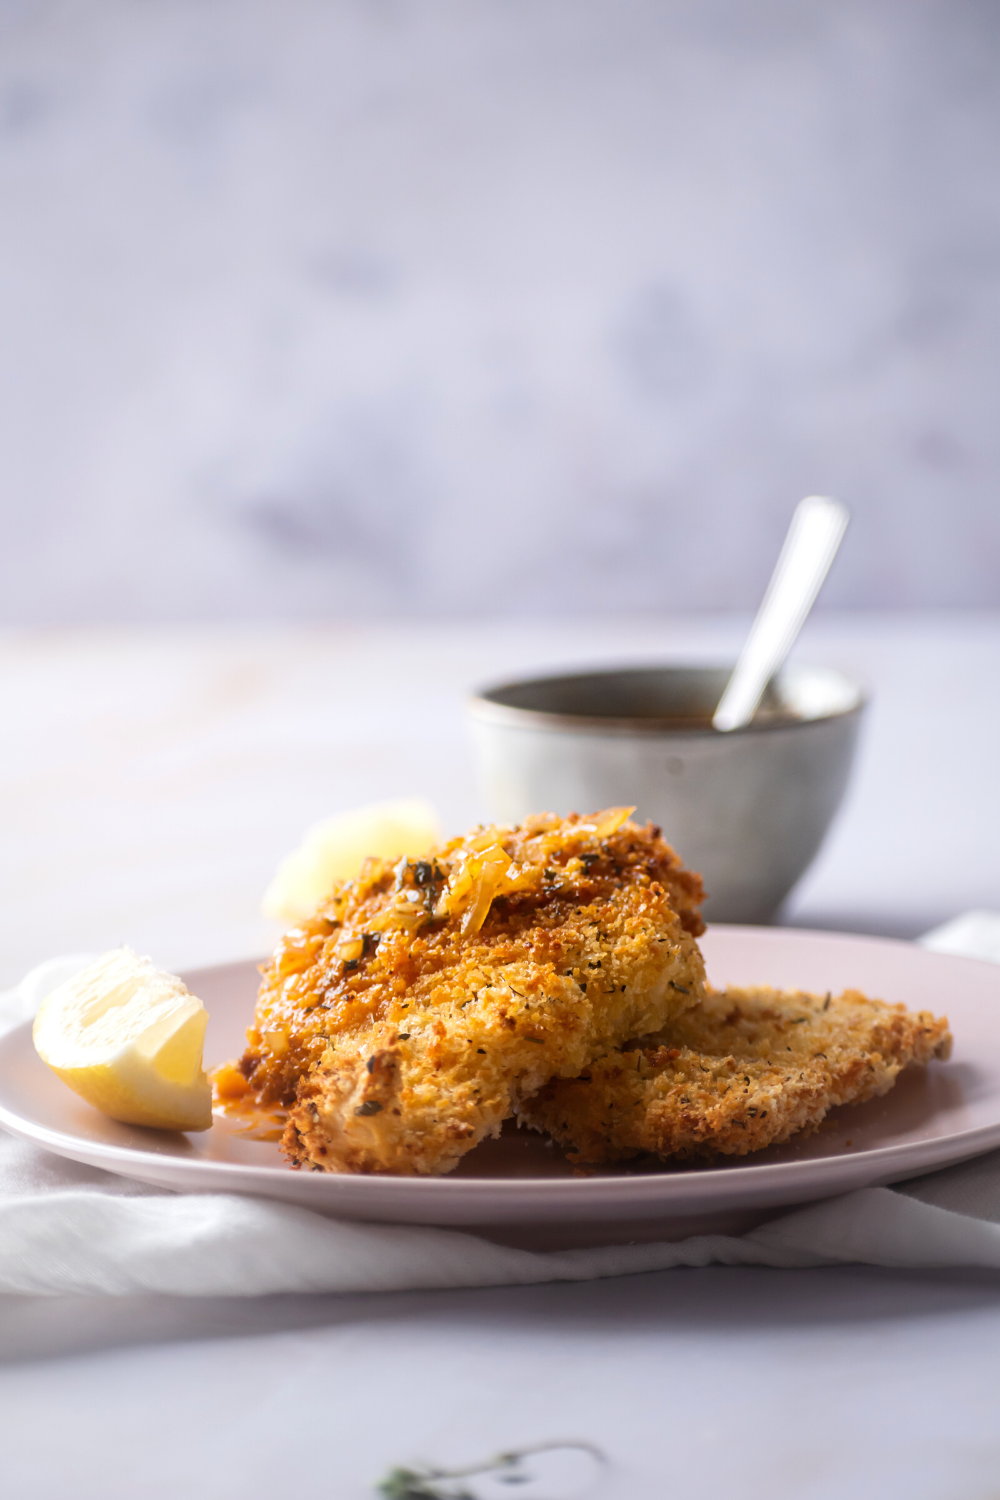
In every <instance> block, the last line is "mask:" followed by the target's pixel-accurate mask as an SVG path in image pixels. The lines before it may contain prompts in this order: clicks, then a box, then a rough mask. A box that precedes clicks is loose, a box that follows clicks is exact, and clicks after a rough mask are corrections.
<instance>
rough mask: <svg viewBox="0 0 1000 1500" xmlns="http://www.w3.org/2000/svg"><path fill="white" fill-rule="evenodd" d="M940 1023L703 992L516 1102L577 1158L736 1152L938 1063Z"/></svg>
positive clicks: (943, 1044)
mask: <svg viewBox="0 0 1000 1500" xmlns="http://www.w3.org/2000/svg"><path fill="white" fill-rule="evenodd" d="M950 1051H951V1034H950V1032H949V1031H948V1022H947V1020H946V1019H938V1018H936V1017H935V1016H933V1015H931V1014H930V1012H929V1011H919V1012H917V1013H913V1012H911V1011H908V1010H906V1009H905V1007H904V1006H902V1005H886V1004H885V1003H884V1002H883V1001H881V1000H868V999H866V998H865V996H864V995H862V994H859V993H858V991H857V990H845V992H844V993H843V994H842V995H838V996H836V997H834V996H831V995H827V996H825V997H822V996H817V995H808V994H803V993H800V992H798V991H783V990H772V989H764V988H759V989H729V990H721V991H713V990H709V991H708V993H707V994H706V997H705V999H704V1000H702V1001H701V1002H700V1004H698V1005H696V1006H694V1007H693V1008H691V1009H689V1010H687V1011H685V1012H684V1013H683V1014H682V1015H680V1016H678V1017H676V1018H675V1019H674V1020H673V1021H671V1022H670V1023H669V1024H668V1025H667V1026H666V1027H665V1028H663V1029H662V1030H661V1031H660V1032H658V1033H657V1034H656V1036H655V1037H649V1038H646V1039H645V1040H643V1041H641V1042H632V1043H630V1044H629V1045H628V1046H627V1047H626V1048H625V1049H624V1050H622V1051H618V1052H611V1053H608V1054H606V1055H605V1056H603V1057H602V1058H601V1059H600V1060H599V1061H598V1062H595V1063H592V1064H591V1065H590V1066H589V1067H588V1068H586V1069H585V1070H584V1072H583V1073H582V1074H581V1076H580V1077H579V1078H573V1079H567V1078H557V1079H553V1080H552V1081H550V1082H549V1083H548V1084H547V1085H546V1086H545V1087H544V1088H542V1089H541V1090H540V1092H539V1093H538V1094H536V1095H535V1097H534V1098H532V1099H528V1100H526V1101H525V1102H523V1103H521V1104H520V1105H519V1106H518V1116H519V1118H520V1119H521V1120H522V1121H523V1122H524V1123H525V1124H528V1125H531V1126H533V1127H534V1128H535V1129H537V1130H542V1131H546V1132H548V1134H550V1135H551V1136H553V1137H554V1139H555V1140H556V1141H558V1142H559V1143H560V1145H562V1146H564V1147H566V1148H567V1149H568V1150H569V1152H570V1153H571V1154H572V1155H573V1156H574V1157H575V1158H576V1159H578V1160H580V1161H586V1162H610V1161H617V1160H621V1159H623V1158H626V1157H630V1156H637V1155H639V1154H640V1153H642V1152H654V1153H655V1154H657V1155H659V1156H676V1157H685V1156H713V1155H716V1154H720V1155H726V1156H744V1155H746V1153H747V1152H749V1151H759V1150H761V1149H762V1148H763V1147H764V1146H771V1145H776V1144H778V1143H779V1142H782V1141H787V1140H788V1138H789V1137H790V1136H792V1135H794V1134H796V1132H798V1131H802V1130H813V1129H815V1128H816V1126H817V1125H819V1123H820V1121H821V1120H822V1119H823V1117H824V1115H825V1114H826V1113H827V1111H828V1110H830V1109H832V1108H833V1107H834V1106H835V1105H838V1104H858V1103H861V1101H862V1100H865V1099H871V1098H873V1097H874V1096H875V1095H877V1094H884V1093H886V1092H887V1091H888V1090H889V1089H890V1088H892V1085H893V1084H894V1083H895V1081H896V1077H897V1075H898V1074H899V1073H900V1071H901V1070H902V1069H903V1068H905V1067H906V1066H907V1065H908V1064H909V1063H926V1062H928V1061H929V1060H930V1059H931V1058H932V1057H939V1058H946V1057H947V1056H948V1055H949V1053H950Z"/></svg>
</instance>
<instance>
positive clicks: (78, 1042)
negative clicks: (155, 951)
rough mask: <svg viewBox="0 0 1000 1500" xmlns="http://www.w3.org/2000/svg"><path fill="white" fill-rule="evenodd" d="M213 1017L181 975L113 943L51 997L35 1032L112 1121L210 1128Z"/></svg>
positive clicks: (56, 1066)
mask: <svg viewBox="0 0 1000 1500" xmlns="http://www.w3.org/2000/svg"><path fill="white" fill-rule="evenodd" d="M207 1023H208V1012H207V1011H206V1009H205V1007H204V1005H203V1004H202V1002H201V1001H200V1000H199V999H198V998H197V996H195V995H192V994H191V992H190V990H189V989H188V988H187V986H186V985H185V983H184V981H183V980H181V979H178V978H177V976H176V975H174V974H166V973H164V971H163V970H162V969H157V968H155V967H154V965H153V963H152V962H151V960H150V959H148V958H141V957H140V956H139V955H138V954H137V953H133V951H132V950H131V948H115V949H113V950H112V951H111V952H110V953H105V954H102V956H101V957H100V958H98V959H96V960H95V961H94V962H93V963H92V964H90V965H88V967H87V968H85V969H83V970H81V971H80V973H79V974H76V975H75V976H74V977H73V978H72V979H68V980H66V981H65V983H63V984H61V985H59V986H58V987H57V988H56V989H54V990H53V991H52V993H51V994H50V995H48V996H47V997H46V998H45V1000H43V1002H42V1005H41V1007H40V1009H39V1012H38V1015H37V1017H36V1019H35V1025H34V1030H33V1033H32V1035H33V1037H34V1042H35V1048H36V1050H37V1052H38V1055H39V1057H40V1058H41V1059H42V1061H43V1062H44V1063H46V1064H47V1065H48V1066H49V1067H50V1068H51V1069H52V1071H53V1072H54V1073H56V1074H57V1075H58V1077H60V1078H61V1079H62V1080H63V1082H64V1083H66V1084H68V1085H69V1087H70V1088H71V1089H73V1090H74V1092H75V1093H77V1094H79V1095H80V1097H81V1098H82V1099H86V1101H87V1103H88V1104H92V1105H93V1106H94V1108H95V1109H99V1110H100V1111H101V1112H102V1113H103V1114H106V1115H110V1116H111V1118H112V1119H114V1120H122V1121H124V1122H125V1123H126V1124H129V1125H149V1126H153V1127H155V1128H158V1129H161V1130H207V1129H208V1128H209V1126H210V1125H211V1123H212V1092H211V1087H210V1085H209V1082H208V1079H207V1077H206V1076H205V1071H204V1068H203V1066H202V1053H203V1049H204V1043H205V1027H206V1025H207Z"/></svg>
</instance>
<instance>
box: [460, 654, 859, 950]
mask: <svg viewBox="0 0 1000 1500" xmlns="http://www.w3.org/2000/svg"><path fill="white" fill-rule="evenodd" d="M730 671H731V668H729V667H683V666H676V667H623V668H619V669H615V670H610V671H599V672H583V673H575V674H573V675H572V676H563V677H541V678H536V679H533V680H528V681H523V682H511V683H506V684H504V685H501V686H497V687H491V688H484V689H483V690H482V691H481V692H479V693H477V694H476V696H475V697H474V698H473V699H472V701H471V704H470V710H471V714H472V721H473V733H474V737H475V741H476V747H477V751H478V759H479V768H480V773H481V777H482V782H483V789H484V791H485V794H486V798H487V801H488V803H489V806H490V810H491V812H492V815H493V816H494V817H495V818H496V819H497V820H498V821H500V822H504V823H512V822H517V821H519V820H520V819H521V818H522V817H524V816H526V815H527V814H528V813H532V812H540V811H546V812H557V813H559V814H561V815H565V814H566V813H568V812H572V811H575V812H580V813H589V812H595V811H596V810H597V809H599V808H602V807H614V806H620V805H621V804H622V803H634V804H635V805H636V807H637V809H638V811H637V814H636V816H637V817H639V818H642V819H646V818H651V819H652V820H653V822H654V823H658V824H659V825H660V826H661V827H662V829H663V832H664V836H665V837H666V838H667V840H668V841H669V842H670V843H671V844H673V845H674V847H675V848H676V849H677V852H678V853H679V854H680V855H681V857H682V858H683V860H684V862H685V863H686V864H687V865H688V866H689V867H690V868H692V869H695V870H700V871H701V873H702V875H703V877H704V881H705V888H706V890H707V891H708V894H709V899H708V901H707V903H706V906H705V915H706V917H707V918H708V919H709V920H710V921H716V922H769V921H772V920H773V918H774V916H775V915H776V913H777V911H778V908H779V907H780V905H781V903H782V901H783V900H784V899H785V897H786V896H787V895H788V893H789V891H790V890H791V889H792V886H793V885H794V884H795V882H796V881H797V880H798V879H799V877H800V876H801V875H802V874H803V873H804V872H805V870H806V869H807V867H808V866H809V864H810V862H811V861H812V860H813V858H814V857H815V855H816V852H817V850H818V849H819V846H820V844H821V843H822V841H823V837H824V835H825V833H826V831H827V828H828V827H829V825H830V821H831V819H832V818H833V815H834V813H835V812H836V811H837V808H838V806H839V805H840V801H841V798H842V797H843V795H844V789H845V787H846V785H847V779H848V775H849V773H850V769H851V763H852V761H853V759H854V751H855V746H856V743H857V738H858V728H859V725H860V720H861V714H862V711H863V709H864V706H865V696H864V693H863V692H862V690H861V688H860V687H858V685H857V684H856V683H854V682H852V681H850V680H849V679H848V678H847V677H844V676H842V675H841V674H840V673H839V672H833V671H830V670H828V669H826V668H821V667H802V666H794V667H788V668H786V669H785V671H784V672H782V673H781V674H780V675H779V676H778V677H777V678H776V679H775V682H774V683H773V684H772V686H771V688H770V689H769V690H768V693H767V695H766V697H765V699H764V701H763V703H762V704H761V707H760V709H759V710H758V713H757V716H756V718H755V719H754V722H753V724H752V725H751V726H750V727H749V728H747V729H738V730H734V731H733V732H731V733H729V734H721V733H719V732H718V731H717V730H714V729H713V728H712V725H711V715H712V712H713V710H714V708H715V705H716V703H717V702H718V700H719V696H720V694H721V692H722V689H723V687H724V686H725V683H726V681H727V679H728V677H729V673H730Z"/></svg>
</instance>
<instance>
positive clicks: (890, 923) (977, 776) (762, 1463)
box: [0, 615, 1000, 1500]
mask: <svg viewBox="0 0 1000 1500" xmlns="http://www.w3.org/2000/svg"><path fill="white" fill-rule="evenodd" d="M740 629H741V622H740V621H738V620H713V619H697V618H689V619H687V620H684V621H679V620H671V619H662V620H644V621H633V622H626V623H624V624H623V623H621V622H616V623H613V622H610V621H608V622H602V621H600V620H596V621H595V622H593V623H591V624H589V625H587V626H586V627H581V626H579V625H557V624H554V623H552V622H547V623H540V624H538V625H537V626H532V627H529V626H527V625H519V626H514V627H512V626H509V625H477V626H466V625H462V626H460V627H459V626H454V627H444V626H436V627H432V626H421V625H416V624H414V625H403V624H400V625H398V626H394V627H391V628H390V627H383V628H380V629H370V630H352V629H348V628H343V627H329V628H326V629H311V630H291V629H285V628H278V627H275V628H267V627H262V626H257V627H253V628H250V627H247V628H232V627H228V628H225V629H221V628H220V629H207V628H197V629H196V628H192V629H190V630H187V631H184V632H179V631H176V630H170V631H162V632H143V633H141V634H140V633H128V632H94V633H87V634H77V635H73V634H69V633H62V632H44V633H42V632H39V633H32V634H20V635H18V634H9V635H7V636H5V637H3V638H0V687H2V693H3V700H2V701H3V703H4V707H5V710H6V714H7V733H6V734H5V736H4V737H3V741H2V744H0V798H2V804H0V811H2V826H3V829H4V839H3V847H2V850H0V860H2V866H0V882H2V886H0V888H2V894H3V901H4V910H5V917H6V920H5V923H4V929H3V942H2V950H0V980H4V981H7V982H9V981H12V980H14V979H16V978H17V977H18V976H19V975H20V973H21V972H22V971H23V970H24V969H25V968H27V967H28V966H29V965H31V964H33V963H35V962H37V961H38V960H40V959H42V958H44V957H47V956H50V955H51V954H52V953H54V952H58V951H69V950H73V949H80V948H84V949H87V948H101V947H105V946H108V945H110V944H112V943H115V942H118V941H122V940H127V941H129V942H131V943H132V944H133V945H134V946H136V947H138V948H139V949H141V950H144V951H148V952H150V953H151V954H153V956H154V957H155V958H156V959H157V961H159V962H161V963H163V964H165V965H169V966H174V967H183V966H194V965H197V964H201V963H209V962H213V961H216V960H219V961H221V960H224V959H227V958H232V957H237V956H244V955H246V954H248V953H254V952H259V951H262V950H263V949H265V948H266V947H267V946H268V944H269V942H270V941H271V938H272V936H273V929H271V928H270V927H269V926H268V924H267V923H265V922H264V921H263V919H262V918H260V917H259V916H258V914H257V903H258V900H259V896H260V892H261V890H262V888H263V886H264V884H265V883H266V880H267V878H268V876H269V875H270V873H271V870H272V867H273V865H274V863H275V862H276V860H277V858H278V857H279V856H280V855H281V854H282V853H283V852H284V851H285V850H286V848H287V847H288V846H289V844H291V843H293V842H295V840H296V839H297V837H298V835H299V833H300V832H301V830H302V828H303V827H304V826H305V825H306V824H307V823H308V822H310V821H312V820H313V819H315V818H316V817H318V816H321V815H323V814H325V813H327V812H329V811H334V810H336V809H337V808H339V807H346V806H350V805H352V804H354V803H357V802H359V801H365V800H369V799H373V798H376V797H381V796H386V795H399V794H405V793H419V794H424V795H427V796H429V797H430V798H431V799H432V800H433V801H435V802H436V804H437V805H438V806H439V808H440V810H441V814H442V818H443V821H444V823H445V825H446V827H447V828H449V829H458V828H460V827H462V826H463V825H464V824H466V823H468V822H470V821H473V820H476V819H478V818H479V816H481V815H482V813H483V811H484V809H482V807H481V805H480V803H479V801H478V798H477V793H476V790H475V783H474V776H473V770H472V766H471V760H470V754H469V750H468V747H467V743H466V741H465V738H464V735H463V728H462V709H461V696H462V693H463V691H464V690H465V689H466V688H467V687H469V686H470V685H472V684H474V683H477V682H480V681H482V680H484V679H490V678H494V677H497V676H504V675H507V674H508V673H510V674H512V675H513V674H516V673H519V672H521V671H522V670H524V669H526V668H533V667H536V666H544V665H556V664H562V663H566V662H575V661H581V660H589V661H594V660H602V659H603V660H611V659H619V660H621V659H625V658H633V659H634V658H644V659H649V658H653V657H655V656H661V655H665V656H671V657H675V658H682V657H688V658H700V659H705V658H712V657H715V658H724V657H725V656H727V655H728V654H730V653H731V651H732V649H733V647H734V645H735V643H736V641H737V640H738V638H739V634H740ZM799 655H800V656H801V657H802V659H811V660H816V661H823V662H829V663H831V664H835V665H839V666H842V667H844V668H846V669H848V670H853V671H855V672H857V673H858V674H859V675H861V676H862V677H864V678H865V680H866V681H867V682H868V683H869V684H870V685H871V687H872V689H873V693H874V699H873V707H872V711H871V714H870V719H869V724H868V729H867V734H866V738H865V743H864V745H863V750H862V757H861V761H860V764H859V767H858V773H857V775H856V777H855V780H854V784H853V786H852V789H851V791H850V794H849V797H848V800H847V803H846V805H845V808H844V810H843V813H842V815H841V817H840V819H839V821H838V823H837V825H836V827H835V829H834V831H833V833H832V835H831V837H830V839H829V841H828V843H827V845H826V847H825V849H824V851H823V853H822V854H821V856H820V858H819V860H818V861H817V864H816V865H815V867H814V869H813V870H812V871H811V872H810V874H809V875H808V876H807V877H806V880H805V881H804V882H803V884H802V886H801V888H800V889H799V891H798V892H797V893H796V894H795V896H794V897H793V900H792V902H791V904H790V908H789V918H790V919H791V920H793V921H795V922H797V923H803V924H812V925H823V926H839V927H842V928H846V929H851V928H853V929H861V930H866V931H873V932H884V933H888V934H893V935H899V936H907V935H913V934H915V933H916V932H918V931H920V930H922V929H923V928H926V927H928V926H931V925H933V924H934V923H936V922H940V921H943V920H946V919H947V918H949V917H951V916H954V915H955V914H956V913H958V912H959V911H962V910H964V909H966V908H968V907H989V906H992V907H994V908H997V909H1000V854H998V852H997V851H998V850H1000V798H998V796H997V793H996V762H997V746H998V745H1000V732H998V731H1000V619H998V618H997V617H996V616H993V617H988V616H979V617H974V616H964V617H963V616H946V615H942V616H924V617H911V618H899V617H893V618H886V617H882V618H879V617H873V616H867V617H860V616H855V617H844V616H826V617H821V618H818V619H816V620H815V621H814V622H813V623H812V624H811V625H810V627H809V632H808V636H807V638H806V640H805V641H804V642H803V644H802V646H801V647H800V650H799ZM0 1353H2V1356H3V1360H4V1363H3V1365H2V1367H0V1442H2V1448H0V1455H2V1457H0V1473H2V1474H3V1476H4V1481H5V1482H4V1484H3V1485H2V1487H0V1488H2V1489H3V1492H4V1493H10V1494H12V1495H14V1494H16V1495H19V1496H20V1495H24V1496H30V1497H32V1500H47V1497H49V1496H52V1497H57V1496H58V1497H59V1500H63V1497H64V1496H66V1495H67V1494H69V1493H72V1494H73V1495H74V1496H76V1497H78V1500H89V1497H91V1496H93V1497H94V1500H97V1497H98V1496H100V1497H101V1500H119V1497H120V1500H134V1497H137V1496H143V1497H146V1496H149V1497H159V1496H163V1497H165V1500H166V1497H171V1500H173V1497H175V1496H178V1495H184V1496H185V1497H190V1500H202V1497H205V1500H208V1497H212V1500H225V1497H228V1496H230V1495H231V1496H234V1497H235V1496H237V1495H239V1496H243V1495H245V1494H246V1493H247V1492H248V1487H250V1486H253V1487H254V1490H255V1491H256V1490H264V1489H271V1490H275V1489H277V1488H278V1487H279V1486H280V1487H287V1486H288V1485H289V1484H294V1487H295V1489H296V1491H297V1492H298V1491H302V1492H308V1493H309V1494H310V1495H317V1496H319V1495H330V1496H336V1497H339V1496H345V1497H352V1500H353V1497H359V1500H360V1497H363V1496H366V1495H370V1494H372V1493H373V1491H372V1488H371V1486H372V1483H373V1482H374V1481H375V1480H377V1479H378V1478H379V1477H380V1476H381V1475H382V1474H383V1473H384V1472H385V1470H386V1469H387V1468H388V1467H389V1466H390V1465H392V1464H405V1463H414V1462H416V1461H420V1460H423V1461H426V1462H428V1463H435V1464H438V1465H442V1466H445V1465H449V1464H452V1463H455V1464H457V1463H460V1462H462V1461H469V1460H473V1459H476V1458H480V1457H486V1456H487V1455H489V1454H490V1453H492V1452H495V1451H497V1450H501V1449H508V1448H512V1447H519V1446H521V1445H524V1444H529V1443H532V1442H535V1441H545V1440H549V1439H552V1438H556V1437H560V1438H566V1439H569V1438H581V1437H582V1438H586V1439H589V1440H591V1441H594V1442H596V1443H598V1444H600V1446H601V1447H602V1448H604V1450H605V1451H606V1452H607V1454H608V1455H609V1458H610V1459H611V1465H610V1467H609V1468H608V1470H607V1471H606V1473H605V1475H604V1477H603V1479H602V1482H601V1486H602V1487H601V1488H600V1489H599V1490H596V1491H594V1492H593V1493H594V1494H595V1495H596V1494H600V1495H608V1496H611V1495H615V1496H636V1497H638V1496H645V1495H660V1494H662V1495H671V1496H674V1495H676V1496H677V1497H678V1500H701V1497H702V1496H704V1497H706V1500H707V1497H708V1496H712V1497H713V1500H714V1497H715V1496H717V1495H718V1494H720V1493H726V1492H728V1491H732V1492H734V1493H739V1494H740V1495H742V1496H744V1497H746V1500H756V1497H758V1496H760V1497H762V1500H763V1497H765V1496H766V1497H768V1500H785V1497H787V1500H827V1497H829V1500H834V1497H835V1496H836V1497H837V1500H842V1497H844V1496H845V1495H849V1496H851V1497H865V1500H867V1497H871V1500H875V1497H878V1500H894V1497H896V1496H899V1497H900V1500H902V1497H903V1496H906V1497H907V1500H989V1497H990V1496H993V1495H995V1494H996V1493H998V1489H997V1485H998V1479H997V1476H998V1474H1000V1427H998V1424H997V1422H996V1417H995V1409H996V1401H995V1393H996V1390H997V1388H998V1383H1000V1283H998V1282H997V1280H996V1278H991V1277H988V1276H978V1275H971V1274H960V1273H944V1272H942V1273H935V1274H933V1275H931V1274H927V1275H913V1274H897V1273H890V1272H884V1271H876V1270H871V1269H865V1268H849V1269H845V1270H816V1271H795V1272H779V1271H765V1270H744V1269H724V1268H713V1269H710V1270H706V1271H681V1272H668V1273H665V1274H662V1275H655V1276H643V1277H637V1278H631V1279H626V1280H623V1281H617V1282H605V1283H599V1284H591V1285H582V1286H564V1285H558V1286H545V1287H538V1288H528V1289H519V1290H510V1289H503V1290H496V1291H487V1292H456V1293H449V1294H442V1293H434V1294H430V1293H428V1294H423V1293H421V1294H408V1295H405V1296H395V1297H386V1296H378V1297H376V1296H372V1297H351V1298H339V1299H337V1298H267V1299H261V1300H259V1301H250V1302H242V1301H236V1300H232V1301H226V1300H214V1301H210V1302H204V1301H198V1302H191V1303H187V1302H183V1301H181V1300H172V1299H167V1298H155V1299H142V1300H131V1299H129V1300H126V1301H123V1302H115V1301H109V1300H95V1301H93V1302H67V1301H65V1300H61V1299H55V1300H52V1301H38V1302H36V1301H33V1300H32V1299H19V1298H6V1299H0ZM502 1492H503V1491H502V1489H496V1490H495V1493H502ZM509 1492H510V1493H518V1492H519V1493H522V1494H524V1493H526V1492H525V1490H523V1489H522V1490H521V1491H509ZM483 1493H486V1491H485V1490H484V1491H483Z"/></svg>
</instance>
